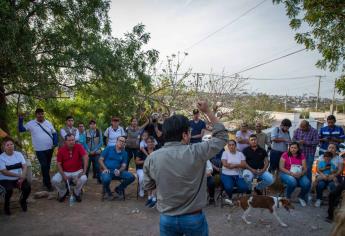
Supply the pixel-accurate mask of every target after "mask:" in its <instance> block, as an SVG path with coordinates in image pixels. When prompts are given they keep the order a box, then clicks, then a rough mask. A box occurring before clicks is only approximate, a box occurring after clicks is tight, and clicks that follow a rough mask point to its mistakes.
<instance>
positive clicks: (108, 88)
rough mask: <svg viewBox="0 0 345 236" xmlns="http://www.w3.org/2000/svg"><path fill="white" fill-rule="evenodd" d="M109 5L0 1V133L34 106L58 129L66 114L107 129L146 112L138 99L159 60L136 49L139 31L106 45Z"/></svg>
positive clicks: (75, 0)
mask: <svg viewBox="0 0 345 236" xmlns="http://www.w3.org/2000/svg"><path fill="white" fill-rule="evenodd" d="M109 4H110V2H109V1H106V0H90V1H80V0H64V1H57V0H46V1H24V0H22V1H5V0H0V19H1V22H2V23H3V24H1V25H0V34H1V36H0V42H1V45H2V47H1V48H0V108H1V109H0V110H1V112H0V127H2V128H4V129H5V130H8V129H7V128H8V127H6V126H7V125H8V124H9V126H10V128H12V124H10V123H11V120H10V118H11V117H13V116H16V115H17V113H18V111H19V110H31V111H32V110H33V109H34V107H35V106H37V105H40V106H42V107H44V108H46V110H47V111H48V113H47V114H48V116H49V112H50V113H51V114H50V115H51V116H52V117H48V118H51V120H53V122H57V124H61V123H60V122H61V120H64V119H63V118H62V117H61V116H66V115H67V114H72V115H74V116H76V118H77V119H80V120H84V121H85V120H87V119H89V118H91V117H92V118H97V119H98V120H100V121H101V122H106V121H108V120H109V117H110V116H111V115H118V116H120V117H123V118H125V116H126V115H127V116H128V114H132V113H134V114H136V113H137V111H136V110H135V109H136V107H137V106H138V104H142V107H145V106H147V105H146V102H145V100H144V99H143V98H142V97H139V96H138V94H147V93H149V91H150V90H151V77H150V76H149V73H150V71H151V69H152V67H153V66H154V64H155V63H156V62H157V60H158V52H157V51H156V50H146V51H144V50H143V49H142V48H143V46H144V45H145V44H147V42H148V41H149V39H150V35H149V34H148V33H147V32H145V27H144V25H142V24H139V25H137V26H135V27H134V28H133V30H132V32H128V33H127V34H126V35H125V37H124V38H120V39H118V38H113V37H111V35H110V25H109V24H110V22H109V19H108V10H109ZM62 98H63V99H66V98H67V100H60V99H62ZM74 98H76V99H74ZM56 99H58V100H56ZM17 100H18V101H20V102H18V103H16V101H17ZM13 105H14V106H16V108H15V110H14V109H13V107H11V106H13ZM8 106H10V108H9V107H8ZM95 116H97V117H95ZM12 122H13V121H12ZM11 130H12V131H13V129H11Z"/></svg>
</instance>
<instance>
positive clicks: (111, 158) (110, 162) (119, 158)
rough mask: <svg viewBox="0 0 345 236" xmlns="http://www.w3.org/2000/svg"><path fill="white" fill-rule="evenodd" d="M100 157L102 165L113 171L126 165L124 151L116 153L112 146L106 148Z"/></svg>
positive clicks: (126, 156) (125, 153)
mask: <svg viewBox="0 0 345 236" xmlns="http://www.w3.org/2000/svg"><path fill="white" fill-rule="evenodd" d="M101 157H103V158H104V165H105V166H106V167H107V168H108V169H109V170H112V171H114V170H115V169H120V167H121V165H122V164H127V158H128V155H127V152H126V151H125V150H122V151H121V152H117V151H116V149H115V147H114V146H108V147H106V148H105V149H104V150H103V152H102V154H101Z"/></svg>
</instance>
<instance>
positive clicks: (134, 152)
mask: <svg viewBox="0 0 345 236" xmlns="http://www.w3.org/2000/svg"><path fill="white" fill-rule="evenodd" d="M126 152H127V154H128V158H127V163H126V164H127V166H126V170H128V167H129V163H130V162H131V159H132V158H133V159H134V160H135V158H136V157H137V156H138V153H139V150H138V149H136V148H128V147H126Z"/></svg>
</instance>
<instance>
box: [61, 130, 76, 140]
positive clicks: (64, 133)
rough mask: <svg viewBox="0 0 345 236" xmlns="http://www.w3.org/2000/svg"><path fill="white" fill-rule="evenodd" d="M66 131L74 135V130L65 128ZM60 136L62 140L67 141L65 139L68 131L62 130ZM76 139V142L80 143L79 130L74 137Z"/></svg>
mask: <svg viewBox="0 0 345 236" xmlns="http://www.w3.org/2000/svg"><path fill="white" fill-rule="evenodd" d="M65 128H66V129H68V131H69V133H71V134H72V133H73V132H72V129H70V128H68V127H65ZM60 135H61V138H62V140H65V137H66V135H67V132H66V130H65V129H61V130H60ZM74 139H75V140H76V141H78V140H79V130H78V129H77V131H76V132H75V137H74Z"/></svg>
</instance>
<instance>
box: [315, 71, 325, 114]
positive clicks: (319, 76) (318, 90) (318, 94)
mask: <svg viewBox="0 0 345 236" xmlns="http://www.w3.org/2000/svg"><path fill="white" fill-rule="evenodd" d="M316 77H318V78H319V83H318V86H317V99H316V105H315V110H316V111H317V110H318V108H319V101H320V85H321V77H323V76H321V75H318V76H316Z"/></svg>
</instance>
